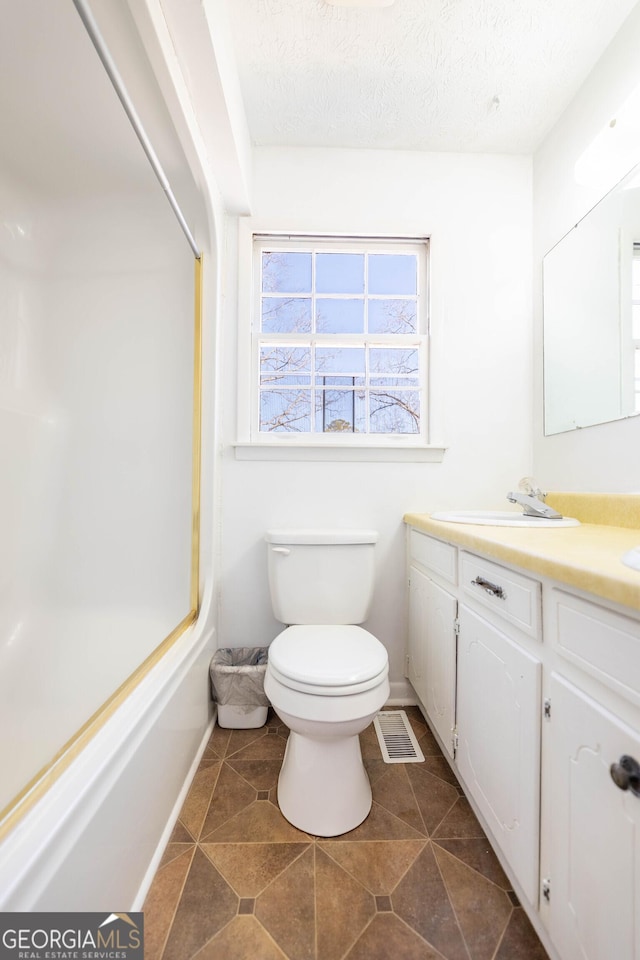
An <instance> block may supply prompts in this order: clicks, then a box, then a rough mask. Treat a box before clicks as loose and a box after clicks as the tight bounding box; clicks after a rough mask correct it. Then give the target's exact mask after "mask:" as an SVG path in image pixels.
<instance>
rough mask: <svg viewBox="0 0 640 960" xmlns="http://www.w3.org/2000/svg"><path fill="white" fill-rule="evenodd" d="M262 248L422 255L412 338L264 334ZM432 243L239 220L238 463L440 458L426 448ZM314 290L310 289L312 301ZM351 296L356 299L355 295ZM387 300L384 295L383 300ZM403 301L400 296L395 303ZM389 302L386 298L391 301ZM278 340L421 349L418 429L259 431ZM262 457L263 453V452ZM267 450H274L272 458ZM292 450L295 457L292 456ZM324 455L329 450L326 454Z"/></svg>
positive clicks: (438, 451)
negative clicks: (268, 361) (269, 352)
mask: <svg viewBox="0 0 640 960" xmlns="http://www.w3.org/2000/svg"><path fill="white" fill-rule="evenodd" d="M264 246H269V247H271V248H273V247H276V248H277V247H280V248H281V249H284V248H288V249H296V247H297V248H300V249H303V248H304V249H309V246H312V247H313V248H314V249H316V250H318V249H319V250H322V251H327V252H335V253H339V252H363V251H365V252H369V253H400V252H411V253H416V252H417V253H418V277H417V290H416V303H417V305H418V314H417V315H418V329H417V332H416V333H415V334H376V333H366V334H365V333H363V334H322V333H309V334H306V333H305V334H303V335H302V336H300V335H298V334H263V333H262V331H261V330H260V305H261V295H262V289H261V287H262V263H261V253H262V248H263V247H264ZM429 260H430V237H428V236H415V235H414V236H408V235H403V236H398V235H391V234H369V233H362V234H357V235H356V234H340V233H333V232H332V233H327V232H325V231H321V232H318V231H293V230H282V229H280V230H278V229H272V228H269V227H264V226H263V225H262V224H259V223H256V222H255V221H254V220H253V219H252V218H242V219H241V220H240V230H239V303H238V307H239V318H240V322H239V326H238V360H239V363H238V439H237V442H236V443H235V444H234V447H235V450H236V457H237V458H239V459H261V458H263V459H280V458H282V459H334V456H333V455H334V454H335V455H336V457H335V458H337V459H346V458H349V454H352V455H353V456H352V457H350V458H352V459H371V460H385V459H419V460H434V461H435V460H441V459H442V456H443V453H444V448H443V447H441V446H436V445H432V444H430V442H429V437H430V433H431V426H432V424H431V404H430V396H429V385H430V356H431V349H430V332H431V331H430V328H431V323H430V295H429V293H430V291H429V279H430V277H429ZM315 293H316V291H315V290H314V291H313V295H314V296H315ZM354 296H356V295H355V294H354ZM380 296H382V295H380ZM400 296H401V295H400V294H398V297H400ZM386 299H389V298H386ZM269 339H270V340H271V342H275V341H276V340H277V341H279V342H286V341H287V340H288V341H289V342H295V343H300V344H301V345H305V346H306V345H308V344H310V343H312V342H313V343H318V344H320V345H322V344H323V343H333V344H336V341H337V342H338V343H339V344H340V345H343V346H347V345H349V344H354V345H357V346H364V345H366V344H368V345H369V346H371V345H376V346H378V345H379V346H385V345H394V346H398V347H402V346H406V347H409V346H410V347H411V348H414V347H415V348H417V349H418V351H419V365H420V370H419V377H418V379H419V387H418V388H417V389H419V390H420V393H421V413H420V431H419V432H416V433H407V434H382V433H362V434H359V433H353V432H351V431H345V432H344V433H340V432H331V431H328V432H323V433H321V432H317V433H316V432H306V431H305V432H302V431H301V432H291V433H289V432H286V431H260V429H259V394H260V345H261V343H265V342H268V341H269ZM259 451H263V454H261V453H260V452H259ZM268 451H271V452H270V453H269V452H268ZM287 451H289V453H290V454H291V455H290V456H287ZM322 451H325V453H323V452H322Z"/></svg>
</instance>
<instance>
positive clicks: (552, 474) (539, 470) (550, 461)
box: [533, 5, 640, 493]
mask: <svg viewBox="0 0 640 960" xmlns="http://www.w3.org/2000/svg"><path fill="white" fill-rule="evenodd" d="M639 47H640V5H638V6H637V7H636V9H635V10H634V12H633V13H632V14H631V16H630V17H629V18H628V19H627V21H626V23H625V24H624V25H623V27H622V29H621V30H620V32H619V33H618V35H617V36H616V38H615V39H614V41H613V43H612V44H611V45H610V47H609V48H608V49H607V51H606V52H605V54H604V55H603V56H602V58H601V59H600V61H599V62H598V64H597V65H596V67H595V69H594V70H593V72H592V73H591V75H590V77H589V78H588V80H587V82H586V83H585V84H584V85H583V87H582V89H581V90H580V92H579V94H578V95H577V96H576V97H575V99H574V100H573V101H572V103H571V104H570V105H569V107H568V109H567V110H566V111H565V113H564V114H563V116H562V117H561V119H560V120H559V121H558V123H557V124H556V126H555V127H554V129H553V130H552V131H551V133H550V134H549V136H548V137H547V138H546V140H545V142H544V143H543V144H542V146H541V148H540V149H539V150H538V152H537V153H536V155H535V157H534V164H533V171H534V178H533V184H534V204H533V206H534V233H533V255H534V318H535V321H534V329H535V344H536V346H535V351H536V361H537V362H536V377H535V404H534V412H535V426H534V472H535V475H536V477H537V479H538V480H539V481H540V483H541V484H542V486H543V487H544V488H546V489H549V490H577V491H590V490H591V491H602V492H607V491H608V492H612V493H613V492H624V491H632V490H635V491H638V490H640V417H635V418H632V419H627V420H621V421H617V422H614V423H608V424H602V425H599V426H594V427H589V428H588V429H585V430H577V431H573V432H570V433H563V434H558V435H556V436H551V437H544V436H543V429H542V410H543V407H542V257H543V256H544V254H545V253H546V252H547V251H548V250H549V249H550V248H551V247H552V246H553V244H554V243H556V242H557V241H558V240H559V239H560V238H561V237H562V236H563V235H564V234H565V233H566V232H567V231H568V230H569V229H570V228H571V227H572V226H573V225H574V224H575V223H576V222H577V221H578V220H579V219H580V218H581V217H582V216H584V214H585V213H587V211H588V210H590V209H591V207H593V205H594V204H595V203H597V202H598V200H599V199H600V191H599V190H598V189H597V188H593V187H591V188H588V187H584V186H582V187H581V186H579V185H578V184H577V183H576V181H575V178H574V166H575V163H576V161H577V160H578V158H579V157H580V156H581V154H582V153H583V151H584V150H585V149H586V148H587V147H588V146H589V144H590V143H591V141H592V140H593V139H594V138H595V137H596V135H597V134H598V133H599V132H600V130H602V129H603V127H604V126H605V125H606V124H607V123H608V122H609V120H610V119H611V117H613V116H615V113H616V110H617V109H618V107H620V106H621V105H622V103H623V102H624V101H625V100H626V98H627V97H628V96H629V94H630V93H631V92H632V91H633V90H634V89H635V87H637V85H638V84H639V83H640V60H639V58H638V49H639Z"/></svg>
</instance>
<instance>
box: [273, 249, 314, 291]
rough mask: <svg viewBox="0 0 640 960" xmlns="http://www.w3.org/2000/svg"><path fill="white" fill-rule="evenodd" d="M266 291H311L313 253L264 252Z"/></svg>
mask: <svg viewBox="0 0 640 960" xmlns="http://www.w3.org/2000/svg"><path fill="white" fill-rule="evenodd" d="M262 290H263V292H264V293H311V253H285V252H282V251H279V250H277V251H270V252H263V254H262Z"/></svg>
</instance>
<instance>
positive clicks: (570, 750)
mask: <svg viewBox="0 0 640 960" xmlns="http://www.w3.org/2000/svg"><path fill="white" fill-rule="evenodd" d="M550 700H551V705H552V706H551V711H552V717H551V719H552V725H553V728H554V730H553V736H552V737H550V738H549V760H550V764H549V773H550V781H549V784H548V787H549V791H550V797H549V813H548V818H547V822H546V823H545V824H544V827H543V829H545V828H546V831H548V841H549V842H548V851H547V855H546V857H545V860H544V864H543V874H544V876H543V885H544V893H543V902H542V905H541V912H542V913H543V915H544V919H545V922H546V924H547V927H548V929H549V933H550V935H551V939H552V941H553V943H554V944H555V946H556V949H557V951H558V953H559V955H560V957H562V960H565V958H567V960H574V958H575V960H578V958H579V960H613V958H614V957H615V958H619V960H638V958H639V957H640V796H637V795H635V796H634V794H633V793H632V792H631V790H626V791H622V790H620V789H617V788H616V786H615V784H614V782H613V780H612V779H611V776H610V772H609V771H610V766H611V764H612V763H615V762H617V761H619V758H620V757H621V756H622V755H629V756H632V757H635V758H636V759H638V758H639V757H640V735H639V734H638V732H637V731H635V730H633V729H631V728H629V727H628V726H626V724H624V723H622V722H621V721H619V720H618V719H617V718H615V717H614V716H613V715H612V714H611V713H610V712H609V711H608V710H606V709H604V708H603V707H602V706H601V705H600V704H598V703H597V702H596V701H595V700H593V699H592V698H591V697H589V696H587V695H585V694H584V693H583V692H582V691H580V690H579V689H578V688H577V687H576V686H574V685H573V684H572V683H570V682H569V681H567V680H565V678H564V677H562V676H561V675H559V674H555V673H554V674H553V675H552V677H551V682H550ZM638 786H639V788H640V783H639V784H638Z"/></svg>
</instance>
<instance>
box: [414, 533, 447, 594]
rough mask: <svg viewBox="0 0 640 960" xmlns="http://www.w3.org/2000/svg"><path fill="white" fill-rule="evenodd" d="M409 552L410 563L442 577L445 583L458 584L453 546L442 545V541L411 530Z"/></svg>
mask: <svg viewBox="0 0 640 960" xmlns="http://www.w3.org/2000/svg"><path fill="white" fill-rule="evenodd" d="M409 552H410V554H411V562H412V563H419V564H420V565H421V566H422V567H425V568H426V569H427V570H431V571H432V572H433V573H436V574H437V575H438V576H439V577H442V579H443V580H446V581H447V583H453V584H454V585H455V584H456V583H457V582H458V581H457V569H456V558H457V553H458V551H457V549H456V547H454V546H453V544H451V543H443V542H442V540H436V539H435V538H434V537H428V536H426V535H425V534H424V533H418V531H417V530H412V531H411V539H410V541H409Z"/></svg>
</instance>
